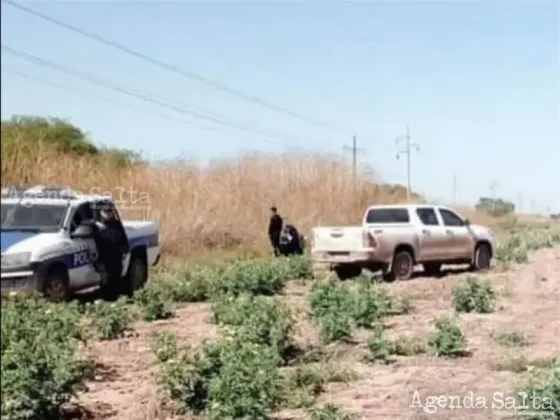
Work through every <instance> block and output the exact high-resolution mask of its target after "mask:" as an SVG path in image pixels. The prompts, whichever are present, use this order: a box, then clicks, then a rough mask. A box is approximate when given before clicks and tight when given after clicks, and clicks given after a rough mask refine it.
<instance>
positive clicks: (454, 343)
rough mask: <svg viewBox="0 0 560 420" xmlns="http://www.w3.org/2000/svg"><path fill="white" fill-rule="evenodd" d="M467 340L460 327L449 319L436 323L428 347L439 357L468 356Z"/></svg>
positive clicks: (442, 319)
mask: <svg viewBox="0 0 560 420" xmlns="http://www.w3.org/2000/svg"><path fill="white" fill-rule="evenodd" d="M466 345H467V340H466V338H465V336H464V335H463V333H462V332H461V329H460V328H459V326H458V325H457V324H456V323H455V322H454V321H453V320H452V319H451V318H448V317H441V318H438V319H437V320H436V321H435V330H434V331H432V332H431V333H430V334H429V336H428V347H429V349H430V351H431V352H432V354H433V355H435V356H438V357H460V356H466V355H467V351H466V350H465V347H466Z"/></svg>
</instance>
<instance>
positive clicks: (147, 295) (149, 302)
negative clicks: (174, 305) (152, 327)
mask: <svg viewBox="0 0 560 420" xmlns="http://www.w3.org/2000/svg"><path fill="white" fill-rule="evenodd" d="M134 300H135V301H136V302H137V303H138V304H139V305H140V308H142V312H143V319H144V321H156V320H158V319H168V318H171V317H172V316H173V315H174V312H173V310H172V309H171V299H170V296H169V293H168V292H166V291H165V290H164V285H163V284H161V283H156V282H154V283H150V284H148V285H147V286H146V287H144V288H143V289H140V290H138V291H137V292H136V293H135V294H134Z"/></svg>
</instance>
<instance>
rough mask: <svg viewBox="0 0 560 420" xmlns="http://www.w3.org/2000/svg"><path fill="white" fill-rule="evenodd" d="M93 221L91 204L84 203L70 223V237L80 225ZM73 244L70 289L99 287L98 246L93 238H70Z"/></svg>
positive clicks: (75, 212) (69, 274)
mask: <svg viewBox="0 0 560 420" xmlns="http://www.w3.org/2000/svg"><path fill="white" fill-rule="evenodd" d="M92 219H93V211H92V207H91V203H84V204H82V205H80V206H78V207H77V208H76V210H75V211H74V214H73V216H72V219H71V222H70V227H69V231H70V235H72V233H73V232H74V231H75V230H76V228H77V227H78V226H80V224H81V223H82V222H84V221H86V220H92ZM70 241H71V244H72V251H73V253H72V258H71V261H70V268H69V270H68V276H69V280H70V287H71V288H72V289H74V290H79V289H84V288H88V287H93V286H97V285H98V284H99V278H100V277H99V274H98V273H97V271H96V270H95V266H94V264H95V262H96V261H97V258H98V252H97V246H96V244H95V240H94V238H93V236H92V237H88V238H70Z"/></svg>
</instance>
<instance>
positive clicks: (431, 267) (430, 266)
mask: <svg viewBox="0 0 560 420" xmlns="http://www.w3.org/2000/svg"><path fill="white" fill-rule="evenodd" d="M422 266H423V267H424V273H425V274H426V275H427V276H437V275H438V274H439V273H440V271H441V263H425V264H422Z"/></svg>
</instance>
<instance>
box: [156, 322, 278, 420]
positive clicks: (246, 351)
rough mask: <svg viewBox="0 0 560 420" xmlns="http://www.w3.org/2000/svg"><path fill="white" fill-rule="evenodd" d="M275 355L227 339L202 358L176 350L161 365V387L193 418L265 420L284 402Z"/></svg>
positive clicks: (230, 337) (239, 340)
mask: <svg viewBox="0 0 560 420" xmlns="http://www.w3.org/2000/svg"><path fill="white" fill-rule="evenodd" d="M278 362H279V360H278V355H277V352H276V351H275V350H274V349H273V348H272V347H268V346H264V345H261V344H256V343H253V342H250V341H246V340H244V339H243V337H241V336H237V335H235V333H234V334H232V335H226V337H225V338H223V339H221V340H220V341H218V342H216V343H208V344H206V345H204V347H203V348H202V351H201V352H200V353H194V354H191V353H189V351H188V350H185V349H182V350H180V351H179V352H178V353H177V354H176V356H175V357H173V358H171V359H168V360H167V361H165V362H163V363H162V364H161V368H162V370H161V372H160V383H161V384H162V385H163V387H164V389H165V390H166V391H167V393H168V395H169V396H170V397H171V398H172V399H174V400H176V401H177V402H179V403H180V405H181V406H182V407H183V408H184V409H187V410H189V411H192V412H194V413H198V414H200V413H207V414H209V416H210V417H211V418H251V419H265V418H266V413H267V411H268V410H270V409H271V408H273V407H274V406H275V405H276V404H278V403H279V401H280V399H281V397H282V383H283V382H282V379H281V377H280V373H279V371H278V367H277V366H278Z"/></svg>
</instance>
